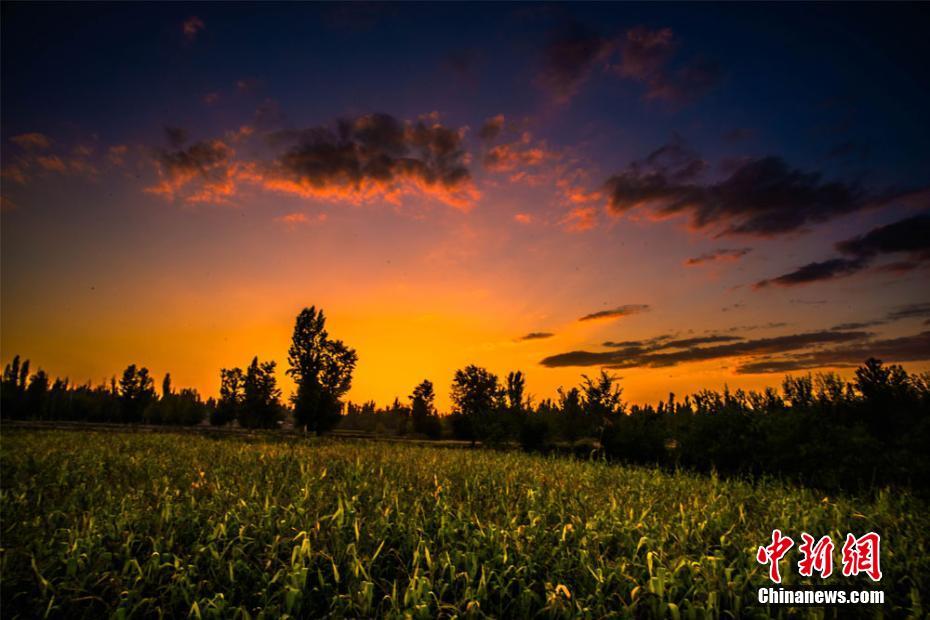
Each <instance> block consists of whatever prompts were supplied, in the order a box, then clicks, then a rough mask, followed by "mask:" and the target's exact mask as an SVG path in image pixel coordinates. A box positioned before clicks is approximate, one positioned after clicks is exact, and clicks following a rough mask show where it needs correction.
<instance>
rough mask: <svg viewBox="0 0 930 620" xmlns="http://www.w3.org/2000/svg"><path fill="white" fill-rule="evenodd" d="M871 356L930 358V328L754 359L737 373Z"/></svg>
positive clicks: (842, 363)
mask: <svg viewBox="0 0 930 620" xmlns="http://www.w3.org/2000/svg"><path fill="white" fill-rule="evenodd" d="M869 357H877V358H879V359H881V360H883V361H886V362H918V361H927V360H930V331H924V332H920V333H919V334H915V335H913V336H904V337H900V338H888V339H882V340H869V341H866V342H860V343H853V344H847V345H844V346H838V347H832V348H825V349H819V350H816V351H811V352H806V353H802V354H797V355H789V356H783V357H777V358H765V359H761V360H754V361H751V362H746V363H744V364H740V365H739V366H737V367H736V372H737V373H739V374H763V373H773V372H790V371H793V370H807V369H811V368H830V367H848V366H857V365H859V364H861V363H862V362H863V361H865V360H866V359H868V358H869Z"/></svg>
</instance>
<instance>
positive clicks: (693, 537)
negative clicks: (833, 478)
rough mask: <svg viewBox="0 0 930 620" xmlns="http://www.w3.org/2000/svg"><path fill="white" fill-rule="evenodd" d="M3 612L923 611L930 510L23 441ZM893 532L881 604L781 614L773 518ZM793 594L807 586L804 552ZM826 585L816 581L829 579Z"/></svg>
mask: <svg viewBox="0 0 930 620" xmlns="http://www.w3.org/2000/svg"><path fill="white" fill-rule="evenodd" d="M0 451H2V463H0V464H2V469H0V471H2V496H0V502H2V541H0V544H2V552H0V553H2V560H0V562H2V565H0V567H2V603H0V604H2V612H3V616H4V617H5V618H14V617H22V618H36V617H68V618H101V617H116V618H130V617H196V618H220V617H222V618H261V617H376V616H377V617H398V618H399V617H405V618H434V617H474V618H480V617H499V618H527V617H543V618H567V617H586V618H602V617H654V618H721V617H724V618H726V617H768V616H781V617H798V616H800V617H846V616H848V615H850V614H858V615H865V616H871V615H878V614H884V615H887V616H891V617H899V616H913V617H923V616H924V615H925V613H926V610H927V603H926V599H925V597H926V596H927V593H928V591H930V590H928V584H930V549H928V541H930V519H928V518H927V512H926V504H925V503H923V502H921V501H920V500H918V499H916V498H914V497H911V496H909V495H906V494H895V493H891V492H878V493H876V495H875V497H873V498H871V499H868V500H856V499H855V498H843V497H836V498H834V497H824V496H823V494H822V493H817V492H815V491H812V490H808V489H804V488H798V487H794V486H789V485H786V484H782V483H780V482H777V481H756V482H755V483H749V482H745V481H740V480H724V479H718V478H717V477H716V476H709V477H708V476H700V475H694V474H686V473H668V472H661V471H657V470H655V469H649V468H632V467H622V466H617V465H611V464H606V463H603V462H599V461H584V460H574V459H568V458H557V457H542V456H531V455H526V454H523V453H517V452H498V451H490V450H469V449H450V448H442V447H432V446H412V445H407V446H405V445H400V444H389V443H375V442H364V441H341V442H340V441H337V440H314V441H309V442H308V441H303V440H285V439H279V438H273V437H266V438H262V437H256V438H248V437H232V438H222V439H216V438H210V437H204V436H193V435H185V434H153V435H144V434H134V433H118V432H112V433H111V432H103V433H101V432H89V431H84V432H80V431H79V432H73V431H20V430H13V431H6V432H4V435H3V438H2V446H0ZM776 527H778V528H780V529H781V530H782V531H784V532H786V533H791V534H792V535H794V536H795V538H797V537H798V536H799V535H800V533H801V532H802V531H805V532H810V533H812V534H814V535H815V536H818V537H819V536H821V535H824V534H829V535H831V536H832V537H833V539H834V540H842V538H843V537H844V536H845V535H846V532H847V531H852V532H859V533H864V532H866V531H870V530H874V531H876V532H879V533H880V534H881V536H882V543H883V547H882V558H881V559H882V568H883V570H884V579H883V580H882V581H881V583H880V584H878V586H875V584H872V583H871V582H868V580H867V579H866V580H862V579H860V578H855V579H852V578H844V577H842V576H837V575H836V574H834V576H832V577H830V578H829V579H828V580H826V582H828V583H829V585H830V587H836V588H853V587H855V588H857V589H864V588H872V587H880V588H882V589H884V590H885V596H886V603H885V604H884V605H883V606H880V607H871V608H868V607H858V608H853V607H851V606H850V607H848V608H846V609H823V608H805V607H797V608H792V607H787V606H761V605H759V604H758V603H757V602H756V591H757V589H758V588H759V587H762V586H769V585H771V584H770V582H769V581H768V578H767V567H765V566H762V565H760V564H758V563H757V562H756V560H755V555H756V550H757V548H758V546H759V545H765V544H767V543H768V542H769V540H770V537H771V532H772V529H773V528H776ZM789 558H791V559H790V560H789V559H787V558H786V560H784V563H783V565H782V566H783V568H782V574H783V575H784V576H785V582H784V584H783V585H784V586H785V587H791V586H796V585H799V584H802V583H811V580H810V579H806V580H805V581H802V578H801V577H799V575H798V571H797V567H796V566H791V565H790V564H795V563H796V561H797V558H796V557H794V555H790V556H789ZM814 582H815V583H816V580H814Z"/></svg>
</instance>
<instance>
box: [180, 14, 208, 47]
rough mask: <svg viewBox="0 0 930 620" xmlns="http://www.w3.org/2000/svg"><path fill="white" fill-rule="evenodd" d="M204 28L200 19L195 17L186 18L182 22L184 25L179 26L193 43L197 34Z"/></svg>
mask: <svg viewBox="0 0 930 620" xmlns="http://www.w3.org/2000/svg"><path fill="white" fill-rule="evenodd" d="M204 28H206V24H204V23H203V20H202V19H200V18H199V17H197V16H195V15H193V16H191V17H188V18H187V19H185V20H184V23H183V24H181V31H182V32H183V33H184V36H185V37H187V39H188V40H189V41H193V40H194V39H195V38H197V33H198V32H200V31H201V30H203V29H204Z"/></svg>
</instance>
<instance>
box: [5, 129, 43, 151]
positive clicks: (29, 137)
mask: <svg viewBox="0 0 930 620" xmlns="http://www.w3.org/2000/svg"><path fill="white" fill-rule="evenodd" d="M10 142H12V143H13V144H15V145H16V146H18V147H20V148H23V149H26V150H44V149H47V148H49V147H51V146H52V140H51V138H49V137H48V136H46V135H45V134H42V133H38V132H32V133H21V134H19V135H17V136H13V137H12V138H10Z"/></svg>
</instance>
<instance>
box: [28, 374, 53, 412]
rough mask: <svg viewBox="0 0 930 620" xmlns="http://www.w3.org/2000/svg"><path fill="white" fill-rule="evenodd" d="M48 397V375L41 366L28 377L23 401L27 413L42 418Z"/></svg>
mask: <svg viewBox="0 0 930 620" xmlns="http://www.w3.org/2000/svg"><path fill="white" fill-rule="evenodd" d="M47 399H48V375H47V374H46V373H45V371H44V370H42V369H41V368H40V369H39V370H38V371H37V372H36V374H34V375H32V377H31V378H30V379H29V387H27V388H26V394H25V402H26V411H27V413H28V415H30V416H32V417H37V418H40V419H42V418H44V417H45V413H46V401H47Z"/></svg>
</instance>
